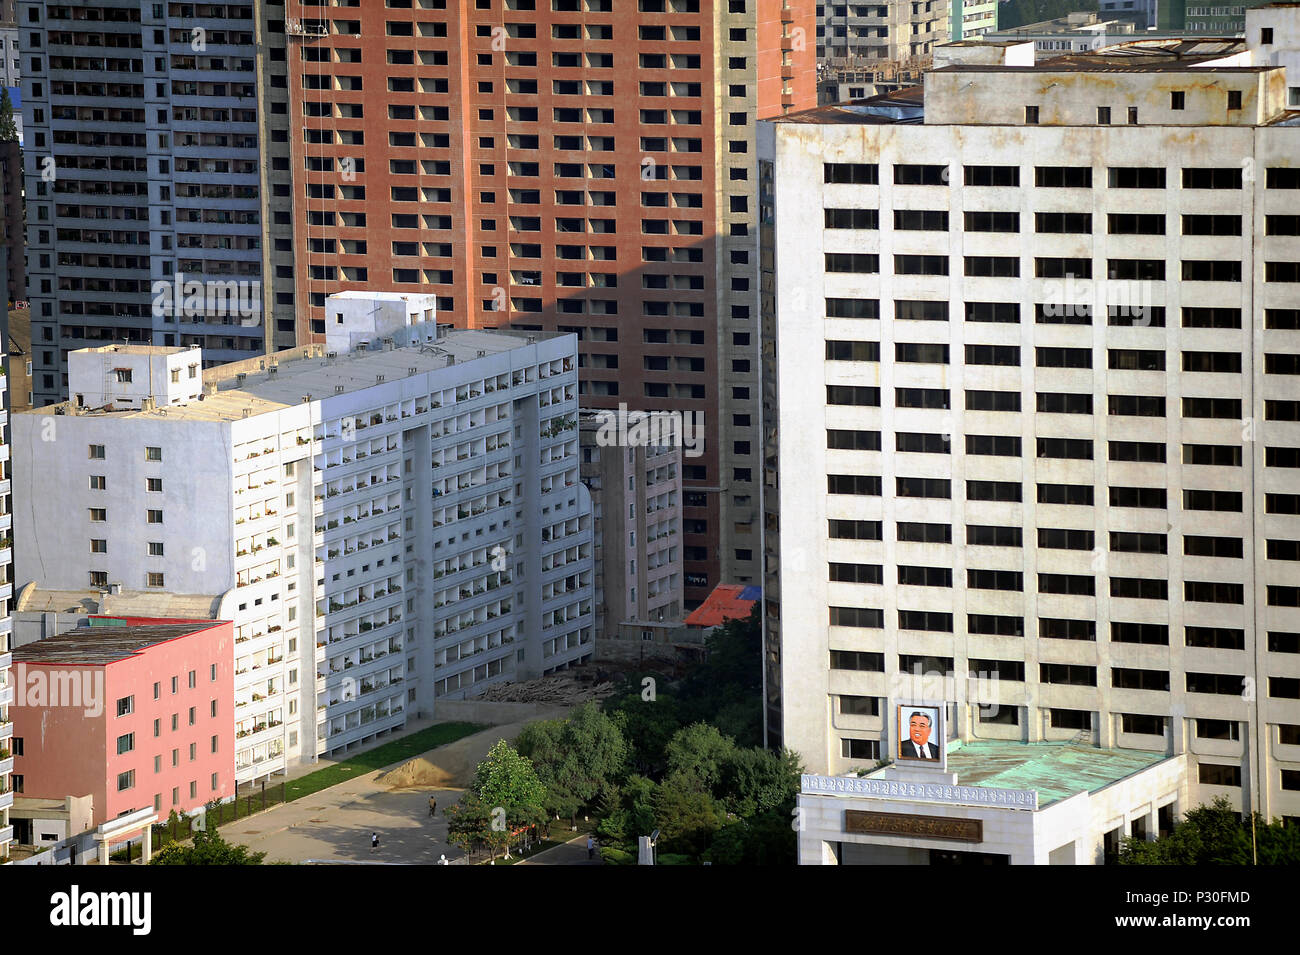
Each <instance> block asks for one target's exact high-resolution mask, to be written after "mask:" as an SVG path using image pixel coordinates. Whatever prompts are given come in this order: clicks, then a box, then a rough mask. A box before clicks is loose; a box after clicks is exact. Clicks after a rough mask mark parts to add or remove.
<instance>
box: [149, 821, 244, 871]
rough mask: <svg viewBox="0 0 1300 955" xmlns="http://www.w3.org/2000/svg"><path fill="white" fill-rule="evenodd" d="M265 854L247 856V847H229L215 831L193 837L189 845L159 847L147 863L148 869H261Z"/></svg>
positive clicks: (176, 844) (204, 832)
mask: <svg viewBox="0 0 1300 955" xmlns="http://www.w3.org/2000/svg"><path fill="white" fill-rule="evenodd" d="M265 858H266V853H265V852H250V851H249V849H248V846H237V845H231V844H230V843H229V842H226V840H224V839H222V838H221V834H220V833H219V832H217V831H216V830H215V829H204V830H200V831H199V832H196V833H194V840H193V843H192V844H191V845H183V844H182V843H179V842H173V843H170V844H169V845H165V846H163V847H162V848H161V849H159V850H158V851H157V852H156V853H154V857H153V858H152V859H150V860H149V864H150V865H261V864H262V860H263V859H265Z"/></svg>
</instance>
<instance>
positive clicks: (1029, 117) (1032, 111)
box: [1025, 106, 1038, 126]
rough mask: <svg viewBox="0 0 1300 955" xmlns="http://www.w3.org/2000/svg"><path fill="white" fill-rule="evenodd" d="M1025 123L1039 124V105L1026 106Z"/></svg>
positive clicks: (1029, 124) (1028, 124)
mask: <svg viewBox="0 0 1300 955" xmlns="http://www.w3.org/2000/svg"><path fill="white" fill-rule="evenodd" d="M1025 125H1026V126H1037V125H1038V107H1037V106H1026V107H1025Z"/></svg>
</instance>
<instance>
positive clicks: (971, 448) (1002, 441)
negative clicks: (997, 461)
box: [966, 434, 1020, 458]
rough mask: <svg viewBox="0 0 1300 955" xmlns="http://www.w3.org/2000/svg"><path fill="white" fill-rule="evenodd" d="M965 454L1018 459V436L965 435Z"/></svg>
mask: <svg viewBox="0 0 1300 955" xmlns="http://www.w3.org/2000/svg"><path fill="white" fill-rule="evenodd" d="M966 453H967V454H982V455H989V456H992V457H1007V458H1018V457H1020V436H1019V435H1002V434H968V435H966Z"/></svg>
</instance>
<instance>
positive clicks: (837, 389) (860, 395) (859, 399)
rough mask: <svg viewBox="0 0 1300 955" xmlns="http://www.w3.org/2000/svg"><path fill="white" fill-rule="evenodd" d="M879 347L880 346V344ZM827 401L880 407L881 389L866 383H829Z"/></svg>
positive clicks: (834, 403) (832, 403) (836, 403)
mask: <svg viewBox="0 0 1300 955" xmlns="http://www.w3.org/2000/svg"><path fill="white" fill-rule="evenodd" d="M877 348H879V346H878V345H877ZM876 360H879V355H877V359H876ZM826 403H827V404H828V405H856V406H859V407H870V408H878V407H880V389H879V388H872V387H867V386H864V385H827V386H826Z"/></svg>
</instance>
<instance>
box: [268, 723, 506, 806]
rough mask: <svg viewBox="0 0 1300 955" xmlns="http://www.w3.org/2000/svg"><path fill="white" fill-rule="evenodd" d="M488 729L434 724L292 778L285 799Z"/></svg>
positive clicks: (296, 796) (469, 725)
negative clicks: (331, 764)
mask: <svg viewBox="0 0 1300 955" xmlns="http://www.w3.org/2000/svg"><path fill="white" fill-rule="evenodd" d="M485 729H488V727H487V726H484V725H482V724H480V723H439V724H438V725H437V726H430V727H428V728H427V729H422V730H420V731H419V732H418V733H412V734H410V735H409V736H403V737H402V738H401V739H395V740H393V741H392V742H391V743H384V744H383V745H382V746H376V747H375V748H374V749H369V750H366V751H365V752H362V753H357V754H355V755H353V756H349V757H348V758H347V759H344V760H343V761H341V762H339V763H335V764H334V765H333V766H326V767H325V768H324V769H318V770H316V772H314V773H308V774H307V775H306V776H299V777H298V778H297V779H293V780H290V781H289V782H288V783H286V784H285V801H286V802H293V801H294V800H295V799H301V798H302V797H303V796H310V795H311V794H312V793H317V792H320V791H321V790H322V789H328V788H329V787H330V786H336V785H338V784H339V783H341V782H346V781H347V780H349V779H355V778H356V777H358V776H363V775H365V774H366V773H369V772H374V771H375V770H376V769H383V768H384V767H385V766H391V765H392V764H393V763H399V762H401V761H402V760H406V759H411V758H412V757H414V756H419V755H420V754H421V753H425V752H428V751H429V750H431V749H434V748H436V747H438V746H445V745H446V744H447V743H454V742H455V741H456V740H458V739H463V738H464V737H466V736H471V735H473V734H474V733H477V732H479V731H481V730H485Z"/></svg>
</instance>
